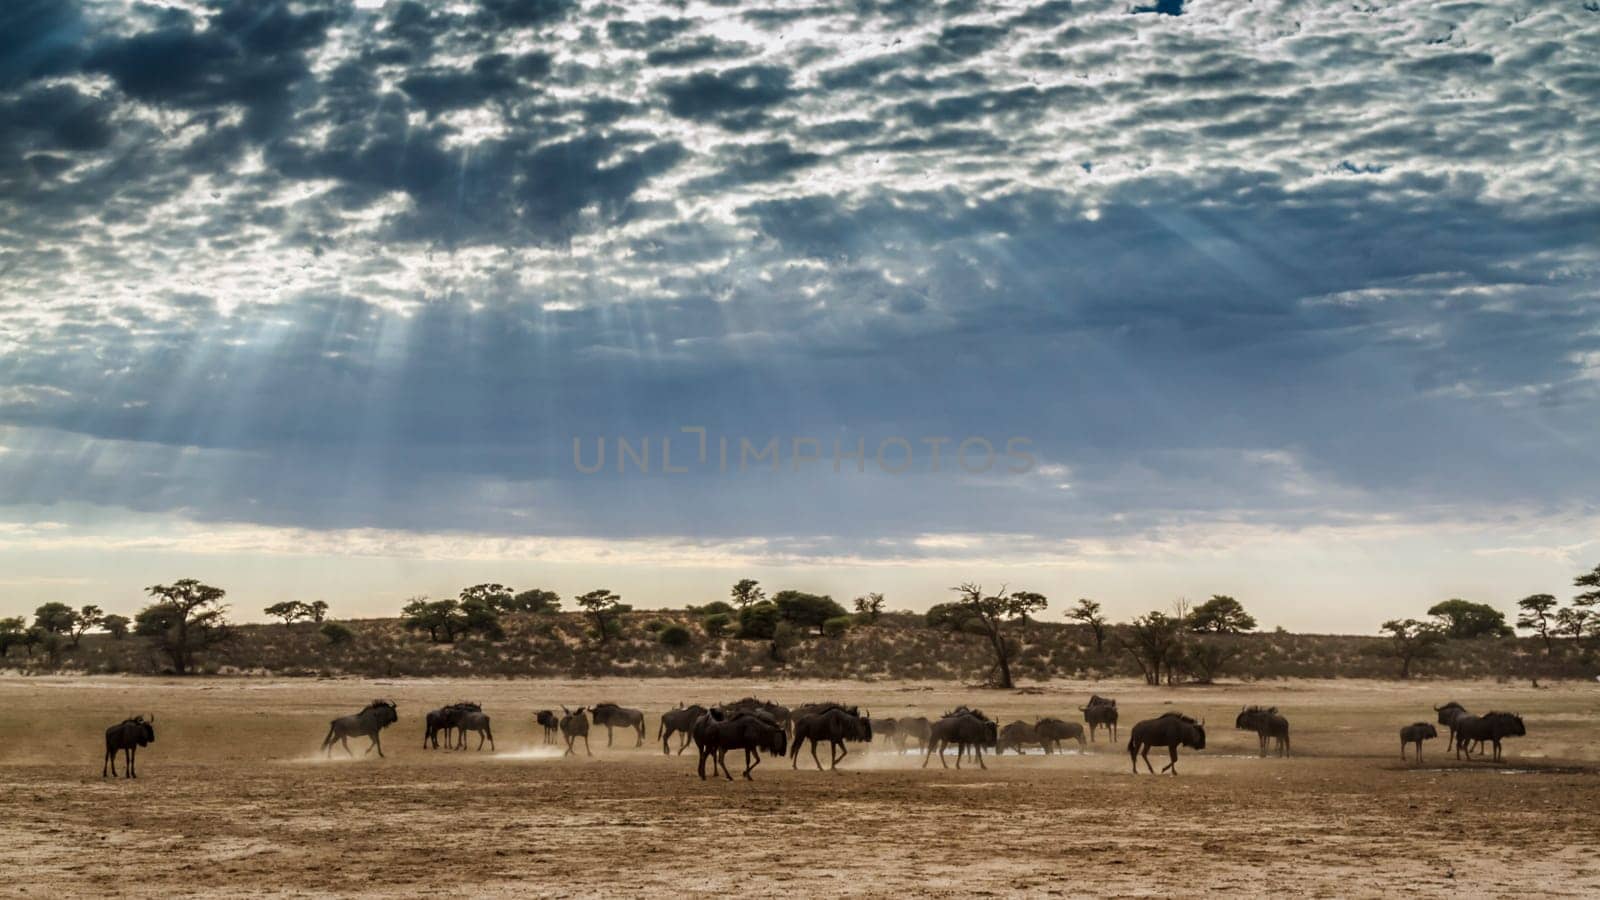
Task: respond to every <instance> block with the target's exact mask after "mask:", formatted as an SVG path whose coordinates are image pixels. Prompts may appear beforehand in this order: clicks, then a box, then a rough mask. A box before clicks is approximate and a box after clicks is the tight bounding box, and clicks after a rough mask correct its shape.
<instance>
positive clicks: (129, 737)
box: [100, 715, 156, 778]
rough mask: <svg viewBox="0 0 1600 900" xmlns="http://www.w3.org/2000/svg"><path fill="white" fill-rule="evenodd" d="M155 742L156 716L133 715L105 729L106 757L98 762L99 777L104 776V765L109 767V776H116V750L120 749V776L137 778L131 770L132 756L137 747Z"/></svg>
mask: <svg viewBox="0 0 1600 900" xmlns="http://www.w3.org/2000/svg"><path fill="white" fill-rule="evenodd" d="M155 742H156V717H155V716H154V715H152V716H150V718H149V719H148V720H147V719H145V717H144V716H134V717H133V718H131V719H123V720H122V721H121V722H118V723H117V724H115V725H113V726H111V727H110V728H107V729H106V758H105V761H104V762H102V763H101V764H100V777H101V778H104V777H106V766H110V767H111V777H112V778H116V777H117V751H118V750H121V751H122V757H123V760H122V777H123V778H138V777H139V775H138V773H136V772H135V771H134V770H133V761H134V758H135V757H137V756H138V755H139V748H140V747H146V746H149V745H150V744H153V743H155Z"/></svg>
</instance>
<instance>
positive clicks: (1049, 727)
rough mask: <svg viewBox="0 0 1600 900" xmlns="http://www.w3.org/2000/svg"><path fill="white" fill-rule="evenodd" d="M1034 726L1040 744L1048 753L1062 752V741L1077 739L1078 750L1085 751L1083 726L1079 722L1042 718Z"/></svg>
mask: <svg viewBox="0 0 1600 900" xmlns="http://www.w3.org/2000/svg"><path fill="white" fill-rule="evenodd" d="M1033 728H1034V732H1035V733H1036V734H1037V735H1038V736H1039V746H1040V747H1042V748H1044V752H1046V753H1060V752H1061V742H1062V741H1077V742H1078V752H1079V753H1082V752H1083V748H1084V744H1083V726H1082V725H1079V724H1078V723H1077V722H1065V721H1062V720H1061V719H1040V720H1039V721H1038V722H1036V723H1035V724H1034V726H1033Z"/></svg>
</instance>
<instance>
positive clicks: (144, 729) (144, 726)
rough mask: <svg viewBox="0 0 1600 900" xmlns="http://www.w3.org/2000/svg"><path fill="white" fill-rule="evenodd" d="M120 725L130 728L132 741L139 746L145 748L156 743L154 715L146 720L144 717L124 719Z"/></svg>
mask: <svg viewBox="0 0 1600 900" xmlns="http://www.w3.org/2000/svg"><path fill="white" fill-rule="evenodd" d="M122 724H123V725H130V726H132V728H130V729H129V731H131V732H132V736H133V739H134V740H135V741H137V742H138V743H139V746H141V747H146V746H149V745H150V744H153V743H155V742H156V717H155V714H154V713H152V714H151V715H150V718H148V719H146V718H145V717H144V716H134V717H133V718H131V719H124V720H123V722H122Z"/></svg>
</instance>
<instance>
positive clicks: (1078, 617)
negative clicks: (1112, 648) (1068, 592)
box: [1067, 597, 1106, 653]
mask: <svg viewBox="0 0 1600 900" xmlns="http://www.w3.org/2000/svg"><path fill="white" fill-rule="evenodd" d="M1067 618H1069V619H1071V620H1072V621H1074V622H1078V623H1080V624H1082V625H1084V626H1087V627H1088V629H1089V631H1090V633H1092V634H1093V635H1094V652H1095V653H1104V652H1105V649H1106V617H1105V616H1104V615H1102V614H1101V613H1100V604H1099V603H1096V602H1095V601H1093V600H1090V599H1089V598H1087V597H1080V598H1078V605H1077V606H1074V607H1073V608H1071V609H1069V610H1067Z"/></svg>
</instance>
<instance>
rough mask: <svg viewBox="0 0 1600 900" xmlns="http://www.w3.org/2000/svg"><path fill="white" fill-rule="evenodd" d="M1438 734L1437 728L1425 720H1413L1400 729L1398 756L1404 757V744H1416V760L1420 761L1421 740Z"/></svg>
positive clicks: (1426, 739)
mask: <svg viewBox="0 0 1600 900" xmlns="http://www.w3.org/2000/svg"><path fill="white" fill-rule="evenodd" d="M1438 736H1439V729H1437V728H1434V727H1433V726H1432V725H1431V724H1429V723H1427V722H1413V723H1411V724H1410V725H1407V726H1406V727H1404V728H1402V729H1400V758H1401V759H1402V760H1404V759H1405V758H1406V745H1407V744H1416V745H1417V762H1419V763H1420V762H1422V742H1423V741H1431V740H1433V739H1434V738H1436V737H1438Z"/></svg>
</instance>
